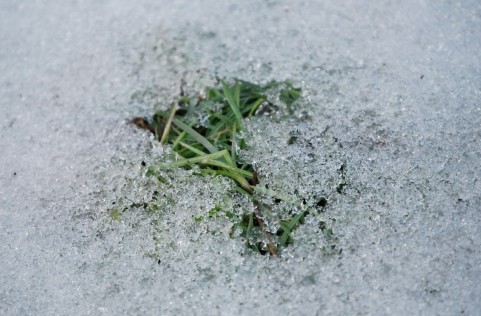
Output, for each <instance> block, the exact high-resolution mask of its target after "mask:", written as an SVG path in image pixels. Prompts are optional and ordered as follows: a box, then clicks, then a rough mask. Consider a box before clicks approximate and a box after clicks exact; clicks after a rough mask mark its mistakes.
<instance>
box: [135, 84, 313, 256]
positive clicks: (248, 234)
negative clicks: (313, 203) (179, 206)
mask: <svg viewBox="0 0 481 316" xmlns="http://www.w3.org/2000/svg"><path fill="white" fill-rule="evenodd" d="M271 90H276V91H277V92H278V99H279V100H280V102H282V103H284V105H285V106H286V108H287V110H288V111H289V112H291V111H292V108H291V106H292V104H293V103H294V102H295V101H296V100H298V99H299V98H300V97H301V89H300V88H295V87H294V86H293V85H292V84H291V83H289V82H270V83H268V84H266V85H256V84H253V83H249V82H246V81H242V80H236V81H235V82H234V83H233V84H230V85H229V84H227V83H226V82H224V81H221V82H220V86H219V87H208V88H206V89H205V90H204V94H203V95H200V96H193V97H186V96H182V97H180V98H179V100H178V102H176V103H175V104H173V106H172V108H171V109H170V110H168V111H161V112H157V113H155V114H154V116H153V118H152V120H151V121H150V122H149V121H146V120H144V119H139V118H136V119H134V123H136V124H137V125H138V126H141V127H143V128H146V129H148V130H150V131H151V132H153V133H154V134H155V135H156V137H157V138H158V139H159V140H160V142H161V143H163V144H170V145H171V146H172V149H173V150H174V151H175V152H176V154H177V156H176V161H173V162H163V163H160V164H159V165H157V166H155V167H154V168H150V169H149V174H151V175H154V174H155V170H156V168H160V169H165V168H174V167H182V168H192V167H193V166H194V165H197V166H198V167H199V168H200V171H201V172H202V174H206V175H207V174H210V175H212V174H213V175H220V176H226V177H229V178H231V179H233V180H234V181H235V182H236V184H237V185H236V190H237V191H238V192H240V193H242V194H244V195H245V196H247V197H248V198H249V199H250V200H251V201H252V203H253V204H254V205H255V207H254V209H255V211H254V212H253V213H250V214H244V215H242V216H241V218H240V219H239V220H238V222H237V224H236V226H237V227H238V228H240V229H241V236H243V237H244V238H246V240H247V244H248V246H249V247H250V248H252V249H255V250H257V251H258V252H260V253H270V254H271V255H277V254H278V247H279V246H287V245H288V244H289V243H291V242H292V241H293V239H292V237H291V232H292V230H293V229H295V228H296V227H297V226H298V225H299V224H300V223H302V221H303V220H304V217H305V216H306V214H307V212H301V213H297V214H294V215H292V216H291V217H289V218H286V219H284V220H282V221H281V222H280V223H279V226H280V227H279V228H278V230H277V232H275V233H271V232H269V231H268V230H267V229H266V227H265V223H264V219H265V216H267V214H270V210H269V209H268V208H267V207H266V206H265V205H263V204H262V203H261V202H260V201H259V199H258V198H257V197H256V194H255V193H259V192H256V188H255V187H256V185H257V184H258V179H257V173H256V171H255V170H254V167H253V166H252V165H251V164H250V163H249V162H247V161H244V160H243V159H242V158H241V157H240V156H239V155H238V152H239V151H240V150H242V149H245V148H246V142H245V140H244V139H243V138H241V137H239V133H240V132H241V131H242V130H243V129H244V120H245V119H247V118H250V117H252V116H254V115H256V114H258V113H260V112H267V113H268V112H270V111H273V110H274V109H275V108H276V104H275V101H273V100H271V99H270V98H269V97H268V96H267V95H268V92H269V91H271ZM218 211H219V210H218V209H215V210H213V211H212V212H211V213H212V214H216V213H217V212H218ZM231 215H232V214H231ZM231 217H232V216H231ZM200 220H202V218H195V221H200Z"/></svg>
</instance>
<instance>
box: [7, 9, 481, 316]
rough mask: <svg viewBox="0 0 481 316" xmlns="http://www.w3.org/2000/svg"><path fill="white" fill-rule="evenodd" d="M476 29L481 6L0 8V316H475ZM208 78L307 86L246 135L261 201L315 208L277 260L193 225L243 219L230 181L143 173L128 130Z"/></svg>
mask: <svg viewBox="0 0 481 316" xmlns="http://www.w3.org/2000/svg"><path fill="white" fill-rule="evenodd" d="M480 25H481V4H480V3H479V2H478V1H457V2H452V1H427V0H426V1H396V2H394V1H383V2H381V1H352V0H351V1H343V2H339V1H331V0H328V1H294V0H292V1H289V0H279V1H274V0H269V1H264V0H247V1H242V2H239V1H231V0H229V1H212V0H203V1H192V0H191V1H185V0H179V1H149V0H140V1H135V2H134V1H126V0H123V1H120V0H117V1H113V0H104V1H71V0H69V1H48V0H46V1H10V0H3V1H2V2H1V3H0V43H1V44H0V131H1V132H0V148H1V153H2V154H1V155H0V199H1V201H0V202H1V203H0V254H1V256H0V314H2V315H77V314H78V315H86V314H94V315H97V314H100V315H117V314H155V315H158V314H166V315H169V314H170V315H195V314H197V315H217V314H219V315H238V314H240V315H253V314H266V315H316V314H318V315H346V314H378V315H380V314H398V315H401V314H444V315H457V314H465V315H476V314H478V313H479V311H480V310H481V302H480V300H479V297H481V265H480V264H479V262H481V219H480V218H481V217H480V212H481V179H480V178H481V58H479V52H480V51H481V41H480V39H481V27H480ZM215 76H219V77H222V78H235V77H238V78H242V79H245V80H250V81H259V82H266V81H268V80H271V79H276V80H284V79H290V80H293V81H294V82H296V83H297V84H298V85H302V86H303V88H304V91H305V98H304V100H303V101H302V102H301V103H300V104H299V105H298V106H299V107H300V110H299V112H298V113H299V115H298V116H294V117H291V118H288V119H285V120H280V121H279V122H277V121H276V120H273V119H269V118H257V119H255V120H252V121H251V122H250V123H249V124H248V126H249V130H248V134H249V135H250V136H251V137H250V141H249V145H250V146H251V147H250V148H249V150H248V151H247V152H246V153H245V155H246V156H248V157H249V158H250V159H252V160H253V161H255V163H256V167H257V168H258V169H259V171H260V173H261V175H262V183H261V184H263V185H266V184H267V185H268V186H269V188H275V189H277V190H281V191H283V192H285V193H286V194H291V195H292V194H298V195H300V196H302V197H306V199H307V203H315V202H316V199H318V198H319V197H320V196H322V197H325V198H326V199H327V201H328V204H327V206H326V207H325V209H324V210H323V212H322V213H321V214H320V215H319V216H317V217H315V216H309V217H308V218H307V219H306V223H305V224H304V225H303V226H302V227H301V228H300V229H298V230H296V232H295V235H294V237H295V239H296V243H295V244H294V245H293V246H291V247H289V248H288V249H286V251H285V252H284V253H283V256H282V257H281V258H279V259H276V258H268V257H266V256H259V255H254V254H252V253H249V252H248V251H246V249H245V248H244V246H243V244H242V242H241V241H240V240H239V239H238V238H230V237H229V235H228V234H229V229H230V223H229V221H228V220H226V219H223V218H221V217H219V218H216V219H211V220H208V221H202V222H200V223H197V222H195V221H194V220H193V217H195V216H200V215H202V214H205V213H206V212H208V210H209V209H211V208H212V207H213V206H215V205H216V204H222V205H223V206H224V207H227V208H228V207H231V208H232V209H240V210H243V209H246V210H248V209H249V207H252V206H250V204H249V203H248V202H247V201H245V200H243V199H242V198H241V197H239V196H237V195H235V194H233V191H232V185H231V183H230V182H229V181H227V180H225V179H222V178H216V179H212V181H206V180H205V179H204V178H200V177H197V176H195V175H193V174H192V173H191V172H188V171H183V170H173V171H169V172H166V177H167V178H168V180H169V183H167V184H161V185H159V184H156V183H155V182H153V181H152V179H151V178H147V177H145V176H144V175H145V172H146V168H147V167H146V166H143V165H142V161H143V162H145V163H146V165H147V166H148V165H150V164H152V163H154V162H155V161H159V160H162V159H166V157H168V155H169V149H168V148H167V147H165V148H163V147H161V146H160V145H158V144H156V143H152V142H149V141H147V140H148V138H149V136H148V135H146V134H145V133H143V132H141V131H138V130H136V129H134V128H133V127H131V126H130V125H129V124H127V121H128V119H129V118H132V117H134V116H143V115H145V116H148V115H150V114H151V113H152V112H153V111H154V110H155V109H163V108H166V107H168V106H169V104H170V102H171V100H172V99H173V98H174V97H175V96H176V95H178V93H179V89H180V85H181V82H182V81H184V82H186V83H187V87H189V88H190V89H192V91H196V89H199V88H200V87H201V86H202V84H209V83H210V81H209V80H211V79H212V78H213V77H215ZM293 136H294V138H292V137H293ZM290 139H291V140H292V139H295V141H291V142H290V143H291V144H290V145H288V142H289V140H290ZM340 183H346V185H345V186H344V187H342V189H341V190H338V185H339V184H340ZM154 191H157V193H156V194H157V195H160V197H161V198H160V199H159V205H160V206H159V207H160V209H161V210H160V211H158V212H156V213H154V214H150V213H149V212H146V210H145V209H144V208H143V207H142V203H143V202H144V201H150V199H151V197H152V196H153V195H154V194H155V193H154ZM338 191H339V192H338ZM296 192H297V193H296ZM114 203H115V204H114ZM114 207H119V208H123V207H127V211H126V212H124V213H122V214H121V216H120V220H113V219H112V217H111V213H110V211H111V210H112V209H113V208H114ZM321 222H323V223H324V225H327V226H329V227H331V228H332V230H333V234H334V237H332V238H331V240H328V238H327V237H326V235H325V234H323V233H322V229H321V228H320V227H321V226H322V225H321ZM332 245H334V246H335V249H334V250H332V249H331V248H330V247H331V246H332ZM326 247H327V248H326ZM326 249H328V250H329V249H331V250H332V251H326ZM341 250H342V251H341Z"/></svg>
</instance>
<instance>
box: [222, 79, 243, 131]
mask: <svg viewBox="0 0 481 316" xmlns="http://www.w3.org/2000/svg"><path fill="white" fill-rule="evenodd" d="M221 83H222V88H223V89H224V95H225V97H226V99H227V103H229V106H230V108H231V109H232V112H234V115H235V117H236V120H237V125H238V126H239V129H242V128H243V127H244V120H243V118H242V114H241V112H240V110H239V103H240V102H239V94H240V90H239V89H240V88H239V83H238V82H236V83H235V85H234V92H233V91H232V90H231V89H230V88H229V86H228V85H227V84H226V83H225V82H224V81H221Z"/></svg>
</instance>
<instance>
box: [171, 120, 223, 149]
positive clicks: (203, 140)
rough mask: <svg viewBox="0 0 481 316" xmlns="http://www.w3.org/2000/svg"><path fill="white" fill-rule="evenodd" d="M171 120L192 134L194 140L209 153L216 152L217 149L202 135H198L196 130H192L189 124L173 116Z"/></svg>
mask: <svg viewBox="0 0 481 316" xmlns="http://www.w3.org/2000/svg"><path fill="white" fill-rule="evenodd" d="M173 122H174V124H175V125H177V126H178V127H179V128H180V129H182V130H183V131H184V132H186V133H187V134H189V135H190V136H192V137H193V138H194V139H195V140H196V141H198V142H199V143H201V144H202V146H204V147H205V148H206V149H207V150H208V151H210V152H211V153H216V152H218V151H219V150H218V149H217V148H216V147H215V146H214V145H212V144H211V143H210V142H209V141H208V140H207V139H206V138H205V137H204V136H202V135H200V134H199V133H197V132H196V131H194V130H193V129H192V128H191V127H190V126H189V125H187V124H185V123H184V122H182V121H180V120H178V119H176V118H174V119H173Z"/></svg>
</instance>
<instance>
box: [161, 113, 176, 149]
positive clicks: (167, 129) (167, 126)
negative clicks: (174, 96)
mask: <svg viewBox="0 0 481 316" xmlns="http://www.w3.org/2000/svg"><path fill="white" fill-rule="evenodd" d="M176 111H177V104H174V105H173V106H172V110H171V111H170V115H169V118H168V119H167V123H166V124H165V128H164V132H163V133H162V138H161V139H160V143H161V144H165V142H166V141H167V140H168V139H169V133H170V126H171V125H172V120H173V119H174V115H175V112H176Z"/></svg>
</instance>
